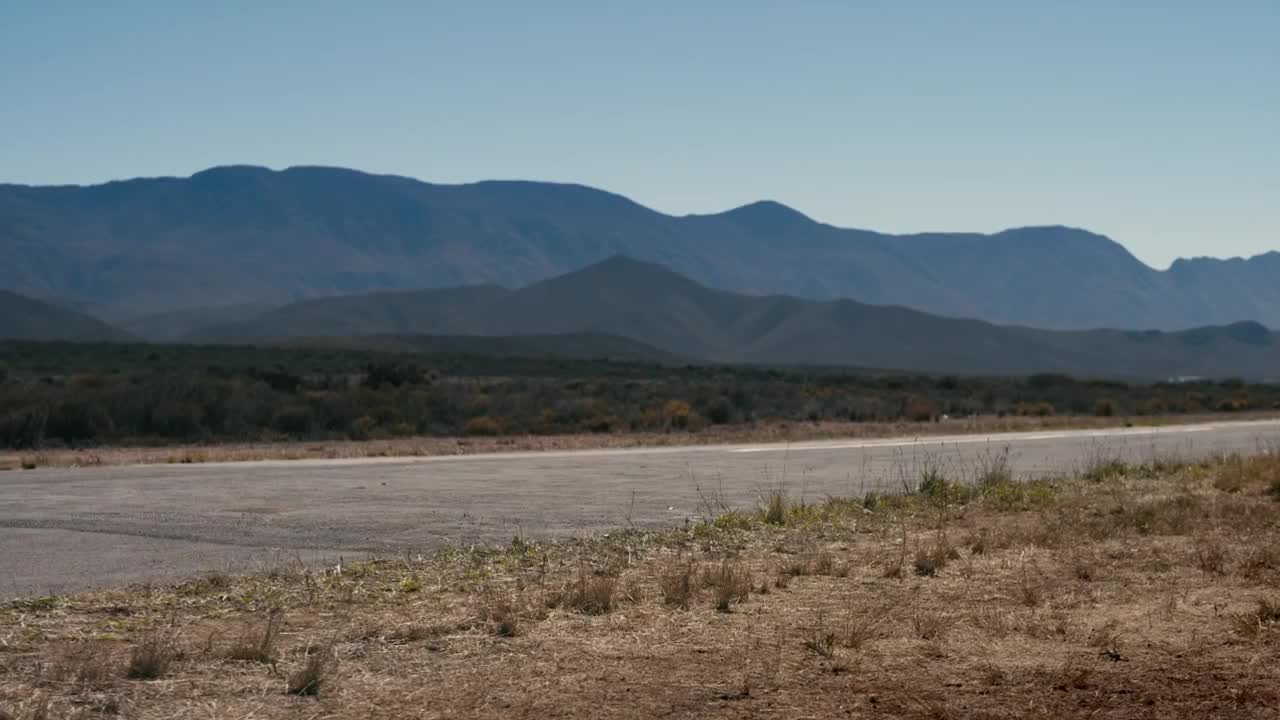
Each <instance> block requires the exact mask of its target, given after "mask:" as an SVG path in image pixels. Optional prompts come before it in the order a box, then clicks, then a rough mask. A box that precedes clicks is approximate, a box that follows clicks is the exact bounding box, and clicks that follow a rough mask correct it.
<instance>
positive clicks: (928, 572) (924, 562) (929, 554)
mask: <svg viewBox="0 0 1280 720" xmlns="http://www.w3.org/2000/svg"><path fill="white" fill-rule="evenodd" d="M959 558H960V553H958V552H956V549H955V548H953V547H951V545H950V543H948V542H947V539H946V538H945V537H942V536H939V537H938V539H937V540H935V541H934V542H932V543H929V544H928V545H922V546H921V547H919V548H917V549H916V557H915V561H914V562H913V563H912V568H913V569H914V570H915V573H916V575H919V576H921V577H933V576H935V575H937V574H938V573H939V572H940V571H941V570H942V569H943V568H945V567H946V566H947V564H948V563H950V562H951V561H952V560H957V559H959Z"/></svg>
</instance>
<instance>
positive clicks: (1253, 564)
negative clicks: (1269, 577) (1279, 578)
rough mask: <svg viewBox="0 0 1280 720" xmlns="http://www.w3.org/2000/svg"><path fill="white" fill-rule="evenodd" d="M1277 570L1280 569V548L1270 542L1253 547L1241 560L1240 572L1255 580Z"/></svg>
mask: <svg viewBox="0 0 1280 720" xmlns="http://www.w3.org/2000/svg"><path fill="white" fill-rule="evenodd" d="M1275 570H1280V550H1277V549H1276V547H1275V546H1274V545H1272V544H1270V543H1266V544H1262V545H1258V546H1257V547H1254V548H1251V549H1250V550H1249V551H1248V552H1247V553H1246V554H1245V556H1244V558H1243V559H1242V560H1241V562H1240V574H1242V575H1244V576H1245V577H1247V578H1250V579H1253V580H1256V579H1258V578H1259V577H1261V576H1262V575H1264V574H1265V573H1267V572H1271V571H1275Z"/></svg>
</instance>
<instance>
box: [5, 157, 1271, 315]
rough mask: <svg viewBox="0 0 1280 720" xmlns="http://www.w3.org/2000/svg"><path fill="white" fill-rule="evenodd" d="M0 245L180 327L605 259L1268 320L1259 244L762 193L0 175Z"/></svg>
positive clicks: (736, 284)
mask: <svg viewBox="0 0 1280 720" xmlns="http://www.w3.org/2000/svg"><path fill="white" fill-rule="evenodd" d="M0 253H3V255H4V257H5V258H6V260H7V262H5V263H3V264H0V287H3V288H8V289H11V290H14V291H17V292H20V293H23V294H26V295H32V296H38V297H58V298H63V299H65V300H66V301H67V303H69V304H75V305H77V306H80V305H81V304H88V305H89V306H90V307H92V308H93V309H94V311H95V312H96V313H98V314H99V315H101V316H102V317H106V318H108V319H110V320H113V321H119V322H122V323H123V322H126V321H128V322H132V321H135V320H138V319H139V318H141V317H143V316H148V317H150V316H156V315H157V314H161V313H169V311H171V310H173V309H175V308H188V309H191V310H190V313H189V316H187V317H188V319H189V322H191V323H195V320H194V319H191V318H196V317H199V316H201V315H202V313H203V311H202V310H201V309H202V308H214V307H221V308H228V307H244V306H262V305H281V304H284V303H288V302H291V301H295V300H300V299H306V298H316V297H323V296H331V295H340V294H354V293H366V292H374V291H405V290H417V289H420V288H432V287H435V288H442V287H455V286H473V285H484V284H491V285H496V286H502V287H521V286H524V285H527V284H529V283H533V282H538V281H540V280H544V279H547V278H551V277H555V276H557V275H561V274H564V273H566V272H571V271H574V270H578V269H581V268H583V267H587V266H589V265H591V264H593V263H597V262H600V261H602V260H604V259H606V258H608V257H611V256H613V255H618V254H624V255H627V256H629V257H634V258H638V259H641V260H646V261H651V262H657V263H661V264H663V265H665V266H667V267H670V268H672V269H673V270H675V271H677V272H679V273H681V274H684V275H687V276H688V277H690V278H692V279H694V280H696V281H698V282H700V283H703V284H705V285H708V286H711V287H716V288H720V289H725V290H731V291H736V292H743V293H748V294H789V295H794V296H797V297H804V298H810V299H822V300H829V299H837V298H849V299H853V300H857V301H860V302H865V303H872V304H878V305H902V306H905V307H911V308H915V309H919V310H922V311H926V312H930V313H935V314H943V315H948V316H952V317H972V318H981V319H984V320H988V321H991V322H997V323H1011V324H1020V325H1028V326H1034V327H1044V328H1059V329H1083V328H1097V327H1114V328H1128V329H1149V328H1156V329H1185V328H1190V327H1197V326H1204V325H1226V324H1229V323H1233V322H1238V321H1254V322H1259V323H1262V324H1264V325H1267V326H1270V327H1280V282H1276V278H1277V277H1280V274H1278V273H1280V253H1268V254H1265V255H1261V256H1258V257H1255V258H1250V259H1248V260H1241V259H1236V260H1208V259H1193V260H1180V261H1178V262H1176V263H1174V264H1173V266H1172V267H1171V268H1170V269H1169V270H1167V271H1158V270H1155V269H1152V268H1150V267H1148V266H1146V265H1144V264H1143V263H1142V262H1140V261H1139V260H1138V259H1137V258H1135V257H1134V256H1133V255H1131V254H1130V253H1129V252H1128V251H1127V250H1125V249H1124V248H1123V247H1122V246H1120V245H1119V244H1117V243H1115V242H1114V241H1112V240H1110V239H1108V238H1106V237H1104V236H1102V235H1097V234H1094V233H1090V232H1086V231H1084V230H1078V229H1073V228H1067V227H1058V226H1054V227H1033V228H1019V229H1013V230H1007V231H1004V232H1000V233H995V234H992V235H981V234H975V233H922V234H913V235H901V236H894V235H886V234H882V233H876V232H871V231H866V230H851V229H842V228H837V227H833V226H831V225H827V224H823V223H820V222H816V221H814V220H812V219H810V218H809V217H807V216H805V215H804V214H803V213H800V212H798V211H796V210H793V209H791V208H788V207H786V206H784V205H780V204H778V203H775V202H769V201H765V202H758V203H752V204H749V205H746V206H743V207H740V208H736V209H734V210H730V211H727V212H722V213H717V214H710V215H689V216H684V217H675V216H670V215H664V214H662V213H659V212H656V211H653V210H650V209H648V208H645V207H643V206H641V205H639V204H637V203H635V202H633V201H631V200H628V199H627V198H625V197H622V196H620V195H616V194H613V193H609V192H605V191H602V190H596V189H592V188H588V187H584V186H581V185H565V184H554V183H540V182H525V181H485V182H479V183H472V184H466V185H433V184H429V183H424V182H420V181H417V180H413V179H409V178H404V177H397V176H387V175H369V174H365V173H360V172H357V171H354V170H347V169H341V168H318V167H296V168H289V169H286V170H282V171H273V170H269V169H266V168H259V167H252V166H229V167H218V168H212V169H209V170H206V171H203V172H200V173H196V174H195V175H193V176H191V177H189V178H149V179H135V180H125V181H118V182H112V183H107V184H104V185H95V186H87V187H72V186H59V187H29V186H20V185H0ZM203 314H205V315H208V314H210V313H203ZM215 314H216V313H215ZM181 317H182V316H175V315H169V316H167V317H166V318H163V319H158V320H156V324H155V325H154V327H156V328H157V330H156V332H157V333H165V334H169V335H172V334H175V333H178V332H180V331H181V330H182V328H181V327H178V326H176V325H175V324H174V323H175V322H176V321H177V320H178V319H180V318H181ZM140 327H143V326H140ZM145 327H147V328H150V327H153V326H151V325H146V326H145ZM189 327H190V326H188V329H189Z"/></svg>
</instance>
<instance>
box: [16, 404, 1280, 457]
mask: <svg viewBox="0 0 1280 720" xmlns="http://www.w3.org/2000/svg"><path fill="white" fill-rule="evenodd" d="M1274 417H1280V415H1277V413H1274V412H1248V413H1233V414H1231V415H1223V414H1221V413H1219V414H1198V415H1148V416H1141V417H1110V418H1108V417H1092V416H1073V415H1063V416H1050V417H1014V416H1008V417H995V416H979V417H972V418H951V419H948V420H943V421H939V422H920V423H913V422H894V423H854V422H816V423H797V422H760V423H756V424H753V425H722V426H712V427H709V428H705V429H703V430H699V431H698V432H672V433H605V434H581V435H546V436H541V435H527V436H518V437H465V438H438V437H408V438H396V439H390V440H367V441H351V440H343V441H331V442H277V443H250V444H245V443H228V444H210V445H171V446H155V447H104V448H81V449H58V448H52V449H46V450H40V451H2V450H0V470H18V469H21V468H27V469H31V468H37V467H92V466H98V465H108V466H113V465H167V464H173V463H207V462H238V461H251V460H306V459H313V460H320V459H329V460H332V459H341V458H368V457H425V456H439V455H469V454H477V453H494V452H522V451H530V450H587V449H603V448H632V447H671V446H686V445H687V446H696V445H721V444H735V443H760V442H800V441H805V440H833V439H864V438H895V437H917V436H930V435H954V434H963V433H1001V432H1019V431H1034V430H1065V429H1091V428H1109V427H1127V426H1164V425H1185V424H1198V423H1206V422H1221V421H1226V420H1262V419H1268V418H1274Z"/></svg>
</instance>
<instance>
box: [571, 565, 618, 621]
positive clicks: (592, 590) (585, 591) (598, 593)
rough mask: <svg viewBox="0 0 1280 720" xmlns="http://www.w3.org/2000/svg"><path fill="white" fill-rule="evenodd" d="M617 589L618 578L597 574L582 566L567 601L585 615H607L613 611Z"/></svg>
mask: <svg viewBox="0 0 1280 720" xmlns="http://www.w3.org/2000/svg"><path fill="white" fill-rule="evenodd" d="M617 589H618V580H617V578H614V577H611V576H608V575H596V574H594V573H591V572H588V571H587V569H586V567H581V568H579V569H578V577H577V579H576V580H574V581H573V583H572V585H571V586H570V588H569V592H568V598H567V602H568V605H569V607H571V608H573V609H574V610H576V611H577V612H580V613H582V614H583V615H607V614H608V613H610V612H612V611H613V608H614V605H615V597H614V595H615V593H616V592H617Z"/></svg>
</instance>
